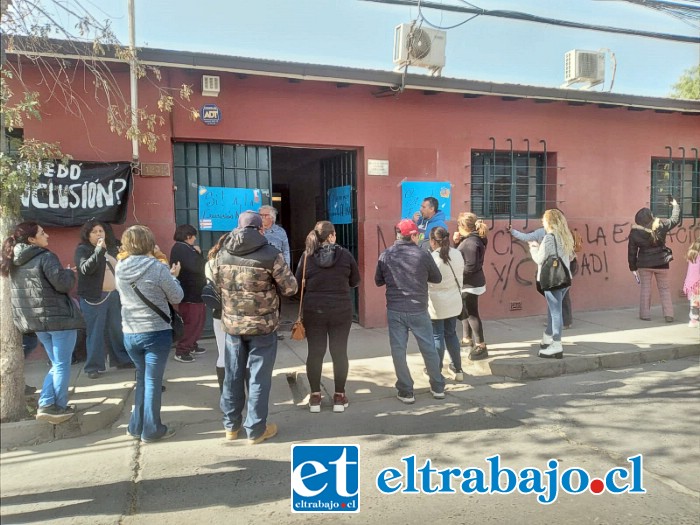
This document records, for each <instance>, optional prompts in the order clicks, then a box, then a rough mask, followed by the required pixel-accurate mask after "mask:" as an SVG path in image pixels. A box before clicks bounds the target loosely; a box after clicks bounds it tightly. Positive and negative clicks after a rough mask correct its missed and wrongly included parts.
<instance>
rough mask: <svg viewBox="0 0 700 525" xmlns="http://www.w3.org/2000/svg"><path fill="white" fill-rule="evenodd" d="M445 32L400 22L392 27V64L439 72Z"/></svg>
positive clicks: (396, 66)
mask: <svg viewBox="0 0 700 525" xmlns="http://www.w3.org/2000/svg"><path fill="white" fill-rule="evenodd" d="M446 41H447V33H446V32H445V31H439V30H437V29H428V28H424V27H417V26H416V25H414V24H400V25H398V26H396V28H395V29H394V66H395V69H396V70H399V69H401V68H403V67H405V66H406V65H409V66H417V67H426V68H428V69H430V70H431V71H432V72H433V74H438V75H439V74H440V72H441V71H442V68H443V67H444V66H445V43H446Z"/></svg>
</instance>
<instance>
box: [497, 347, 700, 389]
mask: <svg viewBox="0 0 700 525" xmlns="http://www.w3.org/2000/svg"><path fill="white" fill-rule="evenodd" d="M692 356H700V344H697V345H682V346H673V347H666V348H649V349H645V350H638V351H634V352H616V353H612V354H594V355H588V356H581V355H575V356H571V357H567V356H566V348H565V352H564V358H563V359H542V358H541V357H528V358H526V359H518V360H515V359H494V360H493V361H491V362H490V363H489V364H488V365H489V368H490V370H491V374H492V375H494V376H503V377H508V378H510V379H518V380H523V379H541V378H546V377H557V376H560V375H564V374H579V373H582V372H591V371H593V370H603V369H608V368H624V367H627V366H634V365H641V364H645V363H655V362H658V361H669V360H672V359H683V358H685V357H692Z"/></svg>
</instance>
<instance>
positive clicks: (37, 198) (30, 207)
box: [21, 162, 132, 226]
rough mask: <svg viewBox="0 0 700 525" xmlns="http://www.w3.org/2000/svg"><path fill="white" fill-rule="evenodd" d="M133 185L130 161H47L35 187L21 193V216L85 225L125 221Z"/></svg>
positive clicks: (48, 222) (43, 221)
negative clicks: (92, 220) (94, 221)
mask: <svg viewBox="0 0 700 525" xmlns="http://www.w3.org/2000/svg"><path fill="white" fill-rule="evenodd" d="M131 184H132V174H131V164H130V163H129V162H70V163H69V164H67V165H66V164H60V163H57V162H54V163H46V164H43V165H42V172H41V175H40V176H39V180H38V183H37V184H36V185H35V187H34V189H33V190H31V189H30V188H29V187H28V188H27V190H26V191H25V192H24V195H22V206H21V212H22V217H23V218H24V219H25V220H28V221H36V222H38V223H39V224H42V225H45V226H82V225H83V224H85V222H87V221H88V220H90V219H96V220H98V221H101V222H110V223H116V224H122V223H123V222H124V220H125V219H126V209H127V204H128V201H129V193H130V191H131Z"/></svg>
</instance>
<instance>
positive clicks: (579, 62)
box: [564, 49, 605, 86]
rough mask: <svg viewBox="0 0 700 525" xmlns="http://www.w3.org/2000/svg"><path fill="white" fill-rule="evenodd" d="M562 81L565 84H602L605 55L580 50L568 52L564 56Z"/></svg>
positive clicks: (599, 52) (598, 52)
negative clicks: (563, 80)
mask: <svg viewBox="0 0 700 525" xmlns="http://www.w3.org/2000/svg"><path fill="white" fill-rule="evenodd" d="M564 79H565V80H566V83H567V84H575V83H578V82H586V83H588V84H589V86H597V85H598V84H602V83H603V82H604V81H605V53H603V52H601V51H582V50H580V49H572V50H571V51H568V52H567V53H566V55H564Z"/></svg>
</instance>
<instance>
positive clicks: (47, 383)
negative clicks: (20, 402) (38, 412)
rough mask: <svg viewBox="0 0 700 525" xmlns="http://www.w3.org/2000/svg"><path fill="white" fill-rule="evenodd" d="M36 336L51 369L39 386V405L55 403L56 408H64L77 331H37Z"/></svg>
mask: <svg viewBox="0 0 700 525" xmlns="http://www.w3.org/2000/svg"><path fill="white" fill-rule="evenodd" d="M36 336H37V337H38V338H39V341H41V344H42V345H44V350H46V355H47V356H48V357H49V360H50V361H51V370H49V373H48V374H46V378H45V379H44V384H43V385H42V387H41V395H40V396H39V406H40V407H46V406H51V405H56V406H57V407H58V408H66V407H67V406H68V387H69V386H70V362H71V357H72V356H73V348H75V341H76V340H77V339H78V331H77V330H57V331H54V332H37V333H36Z"/></svg>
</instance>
